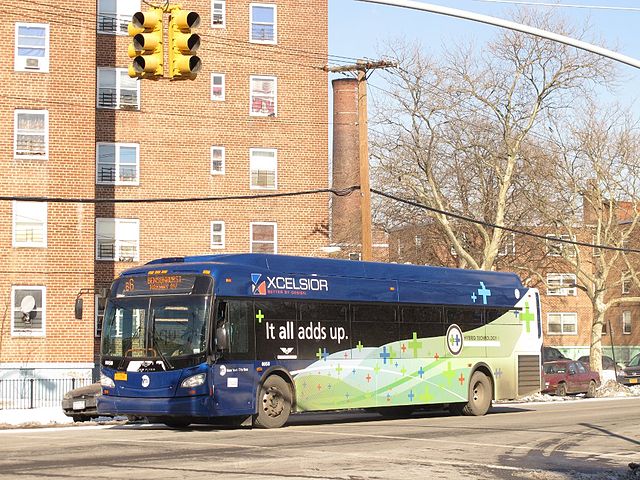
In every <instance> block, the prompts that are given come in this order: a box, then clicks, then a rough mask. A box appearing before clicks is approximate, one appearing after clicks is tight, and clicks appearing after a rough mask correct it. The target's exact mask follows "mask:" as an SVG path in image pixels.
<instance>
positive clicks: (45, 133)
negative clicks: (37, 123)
mask: <svg viewBox="0 0 640 480" xmlns="http://www.w3.org/2000/svg"><path fill="white" fill-rule="evenodd" d="M20 115H42V116H43V120H44V123H43V129H42V133H40V130H29V129H19V128H18V124H19V122H18V119H19V117H20ZM19 134H20V135H33V136H42V137H44V153H42V154H33V153H29V151H27V150H25V152H26V153H24V154H19V153H18V135H19ZM13 158H14V159H16V160H48V159H49V111H48V110H14V112H13Z"/></svg>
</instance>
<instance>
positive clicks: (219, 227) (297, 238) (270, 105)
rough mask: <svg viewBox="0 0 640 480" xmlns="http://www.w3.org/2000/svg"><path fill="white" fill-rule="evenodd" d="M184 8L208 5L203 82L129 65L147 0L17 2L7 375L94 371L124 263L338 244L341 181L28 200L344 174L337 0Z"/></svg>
mask: <svg viewBox="0 0 640 480" xmlns="http://www.w3.org/2000/svg"><path fill="white" fill-rule="evenodd" d="M181 5H182V8H184V9H189V10H192V11H195V12H198V13H199V14H200V16H201V19H202V21H201V24H200V26H199V28H198V29H197V33H198V34H199V35H200V36H201V37H202V46H201V48H200V50H198V56H199V57H200V58H201V59H202V63H203V68H202V70H201V71H200V72H199V73H198V76H197V78H196V79H195V80H193V81H176V82H170V81H168V79H161V80H157V81H152V80H142V81H138V80H135V79H130V78H129V77H128V75H127V67H128V65H129V64H130V62H131V61H130V59H129V57H128V56H127V46H128V44H129V43H130V38H129V37H128V36H127V23H128V22H129V21H130V19H131V15H132V14H133V13H134V12H136V11H139V10H143V11H144V10H148V7H147V6H146V5H145V4H143V3H142V2H140V1H136V0H98V1H95V0H93V1H88V0H86V1H85V0H78V1H76V2H73V3H68V4H56V3H54V2H45V1H43V0H28V1H26V0H20V1H17V0H9V1H8V2H4V3H3V5H2V7H0V10H2V13H3V15H4V19H5V21H4V22H3V23H2V26H1V27H0V29H1V31H2V37H1V38H2V39H3V40H2V41H3V42H4V43H5V44H4V51H5V52H6V54H5V55H3V56H2V59H0V78H1V79H2V84H3V93H2V94H1V95H0V125H1V128H0V144H1V145H2V149H1V150H0V151H1V152H2V153H0V191H1V192H2V195H3V196H6V197H11V198H9V200H2V201H0V311H1V312H2V317H1V320H0V378H14V377H21V376H22V377H33V376H35V377H40V378H60V377H68V376H78V377H80V376H90V375H91V372H92V369H93V368H94V365H95V359H96V354H97V352H98V335H99V333H100V315H101V311H102V308H103V306H104V295H105V290H106V288H107V287H108V286H109V284H110V282H111V281H112V280H113V278H114V276H116V275H117V274H118V273H119V272H121V271H122V270H123V269H126V268H129V267H131V266H133V265H137V264H140V263H144V262H147V261H149V260H151V259H153V258H157V257H161V256H176V255H192V254H217V253H234V252H250V251H253V252H277V253H284V254H299V255H310V256H317V255H321V254H322V247H323V246H326V245H327V244H328V239H327V225H328V205H329V197H328V194H316V195H308V196H291V197H282V198H273V199H249V200H227V201H216V202H192V203H152V204H149V203H97V204H93V203H65V202H62V203H55V202H52V201H49V202H28V201H21V200H19V199H18V200H12V198H13V197H47V198H52V197H56V198H84V199H91V198H97V199H102V200H109V199H148V198H159V197H164V198H166V197H208V196H225V195H243V196H244V195H258V194H265V193H266V194H269V193H287V192H296V191H300V190H313V189H322V188H327V186H328V177H329V172H328V132H327V130H328V125H327V114H328V87H327V74H326V73H325V72H323V71H322V70H321V67H322V66H323V65H324V64H325V63H326V61H327V48H328V18H327V13H328V12H327V11H328V5H327V0H260V2H251V1H248V0H237V1H233V2H231V1H224V0H207V1H205V0H193V1H189V2H186V3H185V2H181ZM167 20H168V16H165V31H166V23H168V22H167ZM9 52H11V55H9V54H8V53H9ZM165 56H166V52H165ZM80 293H82V296H83V299H84V316H83V319H82V320H76V319H75V318H74V301H75V299H76V296H77V295H78V294H80Z"/></svg>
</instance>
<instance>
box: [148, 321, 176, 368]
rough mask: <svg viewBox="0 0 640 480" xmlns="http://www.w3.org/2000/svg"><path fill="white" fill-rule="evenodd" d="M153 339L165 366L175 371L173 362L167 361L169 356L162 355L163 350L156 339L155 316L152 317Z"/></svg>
mask: <svg viewBox="0 0 640 480" xmlns="http://www.w3.org/2000/svg"><path fill="white" fill-rule="evenodd" d="M151 338H152V340H153V346H154V347H156V350H155V351H156V353H157V354H158V356H159V357H160V358H161V359H162V361H163V362H164V363H165V365H166V366H167V367H169V368H170V369H171V370H173V365H171V362H170V361H169V360H168V359H167V356H166V355H165V354H164V353H162V350H161V349H160V346H159V345H158V340H157V337H156V316H155V314H153V315H151Z"/></svg>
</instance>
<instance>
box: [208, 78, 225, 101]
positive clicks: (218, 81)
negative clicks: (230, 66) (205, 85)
mask: <svg viewBox="0 0 640 480" xmlns="http://www.w3.org/2000/svg"><path fill="white" fill-rule="evenodd" d="M211 100H213V101H214V102H222V101H224V74H223V73H212V74H211Z"/></svg>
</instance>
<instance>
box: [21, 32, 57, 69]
mask: <svg viewBox="0 0 640 480" xmlns="http://www.w3.org/2000/svg"><path fill="white" fill-rule="evenodd" d="M25 27H26V28H42V29H44V46H42V47H41V46H34V45H21V44H20V35H19V32H20V28H25ZM21 48H31V49H32V50H44V53H43V55H42V56H41V57H38V56H35V57H34V56H29V55H20V53H19V51H20V49H21ZM34 60H35V61H36V63H37V67H34V66H31V65H29V64H33V63H34ZM14 70H15V71H16V72H37V73H48V72H49V24H48V23H16V36H15V53H14Z"/></svg>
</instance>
